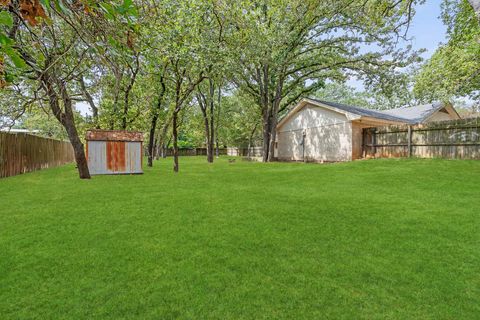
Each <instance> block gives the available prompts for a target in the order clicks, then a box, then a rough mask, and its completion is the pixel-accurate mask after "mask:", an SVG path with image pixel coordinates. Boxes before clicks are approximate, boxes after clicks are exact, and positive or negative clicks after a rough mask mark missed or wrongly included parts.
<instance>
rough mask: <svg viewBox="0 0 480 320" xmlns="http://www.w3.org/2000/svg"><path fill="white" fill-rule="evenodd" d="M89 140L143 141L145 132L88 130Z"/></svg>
mask: <svg viewBox="0 0 480 320" xmlns="http://www.w3.org/2000/svg"><path fill="white" fill-rule="evenodd" d="M85 138H86V140H87V141H143V133H142V132H138V131H125V130H98V129H96V130H88V131H87V133H86V135H85Z"/></svg>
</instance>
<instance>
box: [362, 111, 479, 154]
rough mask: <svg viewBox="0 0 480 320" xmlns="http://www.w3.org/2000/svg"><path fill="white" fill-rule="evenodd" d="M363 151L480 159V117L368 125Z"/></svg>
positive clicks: (364, 133)
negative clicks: (385, 125)
mask: <svg viewBox="0 0 480 320" xmlns="http://www.w3.org/2000/svg"><path fill="white" fill-rule="evenodd" d="M363 155H364V157H366V158H369V157H377V158H385V157H387V158H389V157H419V158H446V159H480V118H473V119H461V120H451V121H442V122H432V123H427V124H419V125H413V126H411V125H400V126H388V127H378V128H367V129H364V130H363Z"/></svg>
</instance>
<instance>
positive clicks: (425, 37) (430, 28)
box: [76, 0, 447, 114]
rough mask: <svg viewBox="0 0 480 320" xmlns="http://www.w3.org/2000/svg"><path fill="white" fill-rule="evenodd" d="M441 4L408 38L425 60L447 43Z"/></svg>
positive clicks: (422, 12) (420, 18) (426, 12)
mask: <svg viewBox="0 0 480 320" xmlns="http://www.w3.org/2000/svg"><path fill="white" fill-rule="evenodd" d="M440 3H441V0H427V1H426V2H425V3H424V4H423V5H421V6H417V7H416V9H415V10H416V14H415V17H414V18H413V21H412V23H411V25H410V29H409V32H408V37H409V38H412V40H411V42H410V44H412V46H413V49H416V50H418V49H422V48H424V49H427V51H426V52H425V53H424V54H423V55H422V56H423V58H425V59H428V58H430V57H431V56H432V54H433V53H434V52H435V50H436V49H437V48H438V45H439V44H440V43H445V42H446V30H447V28H446V27H445V25H444V24H443V22H442V20H441V18H440V14H441V11H440ZM405 45H407V44H405ZM348 84H349V85H351V86H353V87H355V88H357V89H359V90H362V88H363V86H362V83H361V82H359V81H357V80H351V81H349V82H348ZM76 108H77V110H79V111H80V112H81V113H82V114H91V112H90V110H89V107H88V104H86V103H82V102H81V103H77V104H76Z"/></svg>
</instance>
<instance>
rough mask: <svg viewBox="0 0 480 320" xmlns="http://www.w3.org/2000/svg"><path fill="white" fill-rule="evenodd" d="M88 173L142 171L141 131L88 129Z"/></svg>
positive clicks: (137, 172) (129, 172)
mask: <svg viewBox="0 0 480 320" xmlns="http://www.w3.org/2000/svg"><path fill="white" fill-rule="evenodd" d="M86 140H87V161H88V169H89V170H90V174H92V175H93V174H139V173H143V168H142V165H143V163H142V162H143V161H142V160H143V152H142V150H143V133H142V132H134V131H122V130H89V131H87V134H86Z"/></svg>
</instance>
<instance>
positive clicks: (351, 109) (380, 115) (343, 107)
mask: <svg viewBox="0 0 480 320" xmlns="http://www.w3.org/2000/svg"><path fill="white" fill-rule="evenodd" d="M308 99H309V100H312V101H316V102H318V103H322V104H325V105H327V106H330V107H333V108H337V109H340V110H343V111H347V112H350V113H353V114H356V115H359V116H366V117H372V118H377V119H383V120H390V121H400V122H409V121H408V120H407V119H405V118H401V117H397V116H395V115H389V114H386V113H383V112H381V111H376V110H371V109H364V108H359V107H353V106H348V105H346V104H342V103H336V102H328V101H323V100H317V99H312V98H308Z"/></svg>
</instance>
